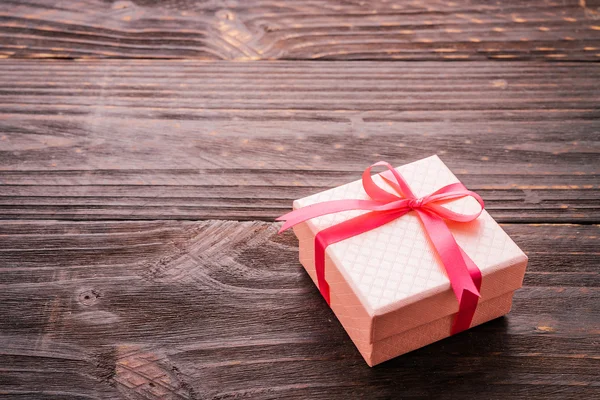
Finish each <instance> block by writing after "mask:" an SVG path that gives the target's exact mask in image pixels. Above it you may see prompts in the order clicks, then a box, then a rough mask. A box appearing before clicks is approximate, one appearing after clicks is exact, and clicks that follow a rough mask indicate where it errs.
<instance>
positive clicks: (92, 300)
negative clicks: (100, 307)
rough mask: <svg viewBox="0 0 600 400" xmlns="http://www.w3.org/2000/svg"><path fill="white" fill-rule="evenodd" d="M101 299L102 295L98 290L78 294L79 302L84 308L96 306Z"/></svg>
mask: <svg viewBox="0 0 600 400" xmlns="http://www.w3.org/2000/svg"><path fill="white" fill-rule="evenodd" d="M100 297H101V294H100V292H99V291H98V290H96V289H85V290H82V291H80V292H79V293H78V294H77V301H78V302H79V303H81V304H83V305H84V306H92V305H94V304H96V303H97V302H98V301H99V299H100Z"/></svg>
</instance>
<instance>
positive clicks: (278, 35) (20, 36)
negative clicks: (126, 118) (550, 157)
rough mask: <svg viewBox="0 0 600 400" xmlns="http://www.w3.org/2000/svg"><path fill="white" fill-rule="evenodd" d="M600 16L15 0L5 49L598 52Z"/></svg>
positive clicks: (563, 8) (580, 6)
mask: <svg viewBox="0 0 600 400" xmlns="http://www.w3.org/2000/svg"><path fill="white" fill-rule="evenodd" d="M599 17H600V9H599V7H598V4H597V2H593V1H590V0H587V1H581V0H567V1H561V2H550V1H541V0H536V1H528V2H522V1H514V0H512V1H501V2H486V1H465V0H460V1H422V0H416V1H410V2H388V1H384V0H376V1H343V2H340V1H335V0H326V1H319V2H315V1H311V0H294V1H275V0H260V1H258V0H246V1H236V0H231V1H224V2H218V1H203V2H197V1H192V0H167V1H149V0H145V1H128V0H120V1H102V0H83V1H67V2H55V1H48V0H32V1H27V2H22V1H18V0H5V1H3V2H2V5H0V35H1V36H2V37H3V40H2V43H1V44H0V56H1V57H10V58H37V59H40V58H65V59H84V58H149V59H164V58H177V59H204V60H206V59H226V60H259V59H262V60H264V59H288V60H292V59H294V60H297V59H325V60H331V59H336V60H421V61H422V60H445V61H454V60H462V61H464V60H486V59H491V60H498V61H507V60H547V61H556V60H558V61H560V60H577V61H598V60H600V23H599V22H598V20H599Z"/></svg>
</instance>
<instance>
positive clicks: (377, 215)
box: [277, 161, 484, 334]
mask: <svg viewBox="0 0 600 400" xmlns="http://www.w3.org/2000/svg"><path fill="white" fill-rule="evenodd" d="M379 165H383V166H385V167H387V168H388V170H389V171H390V172H391V174H392V177H393V178H394V179H393V180H392V179H388V178H387V177H385V176H384V175H383V174H382V175H381V177H382V178H383V180H384V181H385V182H386V183H387V184H388V185H390V186H391V187H392V188H393V189H394V191H395V192H396V193H397V194H392V193H390V192H388V191H386V190H384V189H382V188H380V187H379V186H377V184H375V182H373V178H372V177H371V169H372V168H373V167H375V166H379ZM362 184H363V187H364V189H365V192H366V193H367V194H368V195H369V197H370V198H371V200H354V199H346V200H333V201H326V202H322V203H317V204H313V205H310V206H308V207H303V208H300V209H297V210H294V211H292V212H290V213H287V214H285V215H283V216H281V217H279V218H277V221H285V223H284V224H283V226H282V227H281V229H280V231H279V232H280V233H281V232H283V231H285V230H286V229H289V228H291V227H292V226H294V225H296V224H299V223H302V222H304V221H307V220H309V219H312V218H316V217H320V216H322V215H327V214H333V213H338V212H341V211H349V210H367V211H370V212H368V213H365V214H362V215H359V216H358V217H355V218H351V219H349V220H346V221H344V222H341V223H339V224H336V225H333V226H331V227H329V228H326V229H323V230H322V231H320V232H319V233H317V235H316V236H315V270H316V274H317V282H318V286H319V290H320V291H321V294H322V295H323V297H324V298H325V300H326V301H327V304H329V305H331V303H330V295H329V285H328V284H327V282H326V281H325V249H326V248H327V246H329V245H331V244H334V243H337V242H340V241H342V240H344V239H347V238H350V237H353V236H356V235H359V234H361V233H364V232H367V231H370V230H372V229H375V228H377V227H380V226H382V225H384V224H387V223H388V222H390V221H393V220H395V219H396V218H400V217H401V216H403V215H404V214H406V213H408V212H410V211H414V212H416V213H417V215H418V216H419V219H420V220H421V223H422V224H423V227H424V228H425V232H426V234H427V236H428V237H429V239H430V241H431V244H432V245H433V247H434V248H435V250H436V252H437V254H438V256H439V257H440V260H441V261H442V264H443V265H444V268H445V269H446V273H447V275H448V278H449V279H450V285H451V286H452V290H453V291H454V295H455V296H456V299H457V300H458V313H457V314H456V317H455V319H454V322H453V324H452V329H451V332H450V333H451V334H455V333H458V332H461V331H463V330H465V329H468V328H469V327H470V326H471V322H472V320H473V315H474V314H475V310H476V308H477V303H478V301H479V297H480V294H479V289H480V288H481V271H480V270H479V268H478V267H477V265H475V263H474V262H473V260H471V258H469V256H468V255H467V254H466V253H465V252H464V251H463V249H461V247H460V246H459V245H458V243H456V240H455V239H454V236H452V232H450V229H449V228H448V226H447V225H446V222H445V220H450V221H455V222H470V221H473V220H475V219H477V217H479V215H480V214H481V212H482V211H483V208H484V204H483V200H482V199H481V197H480V196H479V195H478V194H477V193H475V192H471V191H470V190H467V188H466V187H465V186H464V185H463V184H462V183H453V184H451V185H447V186H444V187H443V188H441V189H439V190H436V191H435V192H433V193H431V194H429V195H427V196H423V197H419V198H417V197H416V196H415V195H414V194H413V192H412V191H411V190H410V187H409V186H408V184H407V183H406V181H405V180H404V179H403V178H402V176H401V175H400V173H399V172H398V171H396V170H395V169H394V168H393V167H392V166H391V165H390V164H388V163H387V162H384V161H379V162H377V163H375V164H373V165H371V166H370V167H368V168H367V169H365V171H364V172H363V175H362ZM466 196H471V197H473V198H474V199H475V200H477V201H478V202H479V204H480V205H481V209H480V210H479V212H477V213H475V214H461V213H456V212H454V211H451V210H449V209H447V208H445V207H443V206H442V205H441V204H439V203H442V202H444V201H448V200H454V199H459V198H462V197H466Z"/></svg>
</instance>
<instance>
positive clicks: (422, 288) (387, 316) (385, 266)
mask: <svg viewBox="0 0 600 400" xmlns="http://www.w3.org/2000/svg"><path fill="white" fill-rule="evenodd" d="M396 170H398V171H399V172H400V173H401V174H402V176H403V177H404V179H405V180H406V181H407V182H408V184H409V185H410V187H411V189H412V191H413V192H414V193H415V195H416V196H424V195H427V194H429V193H432V192H434V191H436V190H438V189H440V188H441V187H443V186H446V185H448V184H451V183H456V182H459V180H458V179H457V178H456V176H454V174H453V173H452V172H451V171H450V170H449V169H448V167H447V166H446V165H445V164H444V163H443V162H442V160H440V159H439V157H438V156H431V157H428V158H425V159H422V160H419V161H416V162H413V163H410V164H406V165H403V166H401V167H398V168H396ZM388 173H389V172H388ZM373 180H374V181H375V182H376V183H377V184H378V185H379V186H380V187H382V188H385V189H386V190H389V191H390V192H393V189H391V188H390V187H389V186H388V185H387V184H386V183H385V182H384V181H383V179H381V177H380V176H379V175H377V176H374V177H373ZM368 198H369V197H368V195H367V194H366V193H365V191H364V189H363V187H362V182H361V181H360V180H357V181H354V182H351V183H348V184H345V185H342V186H338V187H336V188H333V189H329V190H326V191H323V192H320V193H317V194H314V195H311V196H308V197H305V198H302V199H299V200H296V201H295V202H294V208H300V207H306V206H308V205H311V204H314V203H319V202H323V201H330V200H338V199H368ZM444 206H445V207H447V208H449V209H451V210H452V211H455V212H461V213H472V212H476V211H477V210H478V209H479V204H478V203H477V202H476V201H475V200H474V199H472V198H470V197H466V198H462V199H457V200H454V201H451V202H448V203H446V204H444ZM362 213H365V211H346V212H340V213H337V214H331V215H326V216H322V217H318V218H314V219H312V220H309V221H308V222H307V225H308V227H309V229H310V230H311V231H312V232H313V233H314V234H316V233H317V232H318V231H320V230H322V229H325V228H327V227H329V226H331V225H334V224H337V223H339V222H342V221H345V220H346V219H350V218H353V217H355V216H357V215H360V214H362ZM448 226H449V228H450V230H451V231H452V233H453V235H454V237H455V238H456V241H457V243H458V244H459V245H460V246H461V247H462V248H463V250H464V251H465V252H466V253H467V254H468V255H469V257H471V259H472V260H473V261H474V262H475V264H476V265H477V266H478V267H479V269H480V270H481V272H482V275H483V279H482V287H481V296H482V298H481V300H480V301H485V300H487V299H490V298H494V297H496V296H500V295H502V294H504V293H507V292H510V291H513V290H515V289H517V288H518V287H520V286H521V282H522V279H523V273H524V267H525V265H526V263H527V256H526V255H525V254H524V253H523V252H522V251H521V250H520V249H519V247H518V246H517V245H516V244H515V243H514V242H513V241H512V240H511V239H510V237H509V236H508V235H507V234H506V232H504V230H503V229H502V228H501V227H500V226H499V225H498V224H497V223H496V221H494V219H493V218H492V217H491V216H490V215H489V214H488V213H487V212H486V211H485V210H484V211H483V213H482V214H481V216H480V217H479V218H478V219H477V220H475V221H473V222H469V223H454V222H448ZM326 251H327V256H328V258H329V259H330V260H331V261H332V262H333V263H335V266H336V269H337V270H338V271H339V274H340V275H341V276H342V277H343V279H344V280H345V281H346V283H347V285H348V286H350V287H351V288H352V291H353V292H354V293H355V294H356V296H357V297H358V299H359V300H360V303H361V305H362V307H363V308H364V310H365V311H366V313H368V314H369V315H371V316H372V323H371V326H370V328H369V329H368V335H369V337H368V340H369V341H370V342H373V341H377V340H381V339H384V338H386V337H388V336H391V335H394V334H397V333H401V332H403V331H405V330H408V329H412V328H414V327H416V326H419V325H421V324H424V323H428V322H431V321H434V320H436V319H438V318H442V317H445V316H447V315H450V314H453V313H456V312H457V311H458V302H457V301H456V298H455V297H454V295H453V292H452V290H451V287H450V281H449V279H448V277H447V275H446V272H445V269H444V267H443V265H442V263H441V261H440V260H439V258H438V256H437V254H436V253H435V250H434V249H433V247H432V246H431V244H430V243H429V239H428V238H427V236H426V234H425V232H424V230H423V227H422V225H421V223H420V221H419V218H418V216H417V215H416V213H415V212H409V213H407V214H406V215H404V216H402V217H400V218H398V219H396V220H394V221H392V222H390V223H388V224H386V225H384V226H381V227H379V228H377V229H375V230H372V231H369V232H365V233H362V234H360V235H358V236H354V237H352V238H348V239H346V240H343V241H341V242H338V243H335V244H332V245H330V246H329V247H328V248H327V250H326ZM327 276H328V271H327V268H326V270H325V277H326V279H327ZM330 291H331V294H332V296H335V295H336V286H335V284H334V285H331V283H330Z"/></svg>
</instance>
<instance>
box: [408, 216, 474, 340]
mask: <svg viewBox="0 0 600 400" xmlns="http://www.w3.org/2000/svg"><path fill="white" fill-rule="evenodd" d="M416 211H417V213H418V214H419V217H420V218H421V222H422V223H423V226H424V227H425V232H426V233H427V236H428V237H429V239H430V240H431V243H432V244H433V247H434V248H435V250H436V252H437V254H438V256H439V257H440V259H441V261H442V264H443V265H444V268H445V269H446V273H447V274H448V278H449V279H450V285H451V286H452V290H453V291H454V295H455V296H456V299H457V300H458V313H457V315H456V317H455V319H454V322H453V324H452V329H451V332H450V333H451V334H452V335H454V334H456V333H458V332H461V331H463V330H465V329H468V328H469V327H470V326H471V322H472V321H473V316H474V315H475V310H476V309H477V304H478V302H479V298H480V297H481V295H480V293H479V289H480V287H481V271H480V270H479V268H477V266H476V265H475V263H474V262H473V260H471V259H470V258H469V257H468V256H467V254H466V253H465V252H464V251H463V250H462V249H461V248H460V246H459V245H458V243H456V240H455V239H454V236H453V235H452V232H450V229H449V228H448V226H447V225H446V223H445V222H444V220H443V219H442V218H440V217H439V216H437V215H435V214H433V213H429V212H427V211H425V210H422V209H420V210H416Z"/></svg>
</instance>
